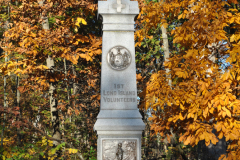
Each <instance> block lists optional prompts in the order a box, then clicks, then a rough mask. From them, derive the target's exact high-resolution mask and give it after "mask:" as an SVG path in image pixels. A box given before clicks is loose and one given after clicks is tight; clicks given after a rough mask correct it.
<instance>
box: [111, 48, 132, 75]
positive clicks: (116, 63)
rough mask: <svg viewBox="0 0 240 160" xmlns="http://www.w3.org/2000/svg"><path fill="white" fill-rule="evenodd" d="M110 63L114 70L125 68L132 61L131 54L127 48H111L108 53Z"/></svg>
mask: <svg viewBox="0 0 240 160" xmlns="http://www.w3.org/2000/svg"><path fill="white" fill-rule="evenodd" d="M107 62H108V65H109V66H110V67H111V68H112V69H114V70H118V71H121V70H124V69H126V68H127V67H128V66H129V65H130V63H131V54H130V52H129V51H128V49H127V48H125V47H122V46H116V47H113V48H112V49H110V51H109V52H108V54H107Z"/></svg>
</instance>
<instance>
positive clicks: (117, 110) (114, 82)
mask: <svg viewBox="0 0 240 160" xmlns="http://www.w3.org/2000/svg"><path fill="white" fill-rule="evenodd" d="M98 5H99V6H98V8H99V10H98V13H99V14H101V15H102V17H103V45H102V68H101V107H100V113H99V115H98V117H97V122H96V123H95V125H94V129H95V130H96V131H97V134H98V160H106V159H111V160H113V159H114V158H113V157H114V156H116V157H115V159H116V160H118V159H119V158H120V159H121V155H120V152H121V149H122V150H123V155H122V159H126V160H131V159H134V158H135V159H136V160H140V159H141V153H140V151H141V147H140V146H141V133H142V130H144V128H145V124H144V123H143V121H142V117H141V115H140V113H139V111H138V108H137V85H136V65H135V44H134V17H135V16H136V15H137V14H138V13H139V9H138V2H136V1H130V0H108V1H99V3H98ZM132 140H134V141H132ZM132 142H136V147H135V148H129V149H130V150H134V151H129V154H126V153H127V152H128V151H127V150H126V148H127V147H126V146H127V144H130V143H132ZM120 143H121V145H122V146H121V147H120V148H118V144H120ZM125 144H126V145H125ZM106 145H107V149H106ZM109 147H110V148H109ZM117 149H119V154H118V158H117V154H116V152H117ZM113 150H114V153H112V151H113ZM110 151H111V152H110ZM115 151H116V152H115ZM130 152H131V154H130ZM127 157H129V158H127ZM135 159H134V160H135Z"/></svg>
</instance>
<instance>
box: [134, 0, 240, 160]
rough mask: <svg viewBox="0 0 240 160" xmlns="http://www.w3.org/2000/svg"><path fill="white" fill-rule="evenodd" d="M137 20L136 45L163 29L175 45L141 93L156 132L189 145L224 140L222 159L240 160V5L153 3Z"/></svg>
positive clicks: (235, 2) (219, 3) (169, 0)
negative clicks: (175, 135) (158, 29)
mask: <svg viewBox="0 0 240 160" xmlns="http://www.w3.org/2000/svg"><path fill="white" fill-rule="evenodd" d="M139 18H140V19H141V22H142V25H143V27H142V29H140V30H138V31H137V33H136V39H138V41H139V42H138V43H136V46H141V44H142V41H144V39H151V38H152V37H150V36H148V33H149V32H150V31H151V30H152V29H156V28H157V27H158V25H159V24H161V25H163V26H165V27H168V28H169V27H171V33H169V35H170V36H173V43H174V44H175V49H174V50H172V54H171V57H170V58H169V61H166V62H165V63H164V66H165V70H160V71H158V73H154V74H152V76H151V79H150V81H149V83H148V84H147V87H146V90H145V91H144V92H143V93H142V95H146V97H145V99H144V101H143V103H142V107H144V108H145V109H146V110H148V109H151V110H152V117H151V118H149V119H150V120H151V121H152V122H153V124H152V125H151V128H152V130H154V131H155V132H156V133H160V134H161V136H163V137H164V136H166V135H171V133H172V132H171V131H173V132H174V133H177V134H179V135H180V139H179V141H182V142H184V144H185V145H191V146H195V145H197V144H198V143H199V141H202V140H205V144H206V145H209V144H210V143H213V144H216V143H217V142H218V139H222V138H223V137H225V138H226V141H228V142H229V143H230V144H229V145H228V150H227V155H222V156H221V157H220V158H219V159H229V160H230V159H238V158H239V157H240V148H239V145H240V121H239V116H240V99H239V97H240V95H239V80H240V75H239V51H240V41H239V40H240V36H239V33H240V32H239V25H240V12H239V2H238V1H221V0H219V1H218V0H217V1H197V0H191V1H188V0H183V1H177V0H176V1H175V0H166V1H164V2H149V3H146V4H145V6H144V5H143V8H142V14H141V15H140V16H139ZM166 69H169V70H170V71H169V72H166ZM169 81H170V82H172V83H170V84H171V85H169ZM214 129H215V130H216V132H215V133H214V132H213V130H214Z"/></svg>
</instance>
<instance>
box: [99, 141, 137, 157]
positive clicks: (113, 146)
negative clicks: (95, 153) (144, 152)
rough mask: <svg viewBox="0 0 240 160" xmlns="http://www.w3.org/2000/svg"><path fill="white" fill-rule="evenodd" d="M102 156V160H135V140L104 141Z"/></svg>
mask: <svg viewBox="0 0 240 160" xmlns="http://www.w3.org/2000/svg"><path fill="white" fill-rule="evenodd" d="M102 156H103V158H102V159H103V160H137V140H134V139H104V140H102Z"/></svg>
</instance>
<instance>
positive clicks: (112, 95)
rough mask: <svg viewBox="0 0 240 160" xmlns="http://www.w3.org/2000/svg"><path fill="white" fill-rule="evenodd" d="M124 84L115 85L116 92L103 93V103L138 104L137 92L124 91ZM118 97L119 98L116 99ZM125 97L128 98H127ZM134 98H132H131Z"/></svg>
mask: <svg viewBox="0 0 240 160" xmlns="http://www.w3.org/2000/svg"><path fill="white" fill-rule="evenodd" d="M124 86H125V85H124V84H113V88H114V90H111V91H107V90H103V91H102V96H103V101H104V102H110V103H111V102H136V101H137V100H136V97H135V95H136V92H135V91H126V90H124V89H126V88H124ZM116 96H117V97H116ZM124 96H128V97H127V98H126V97H124ZM131 96H132V97H131Z"/></svg>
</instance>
